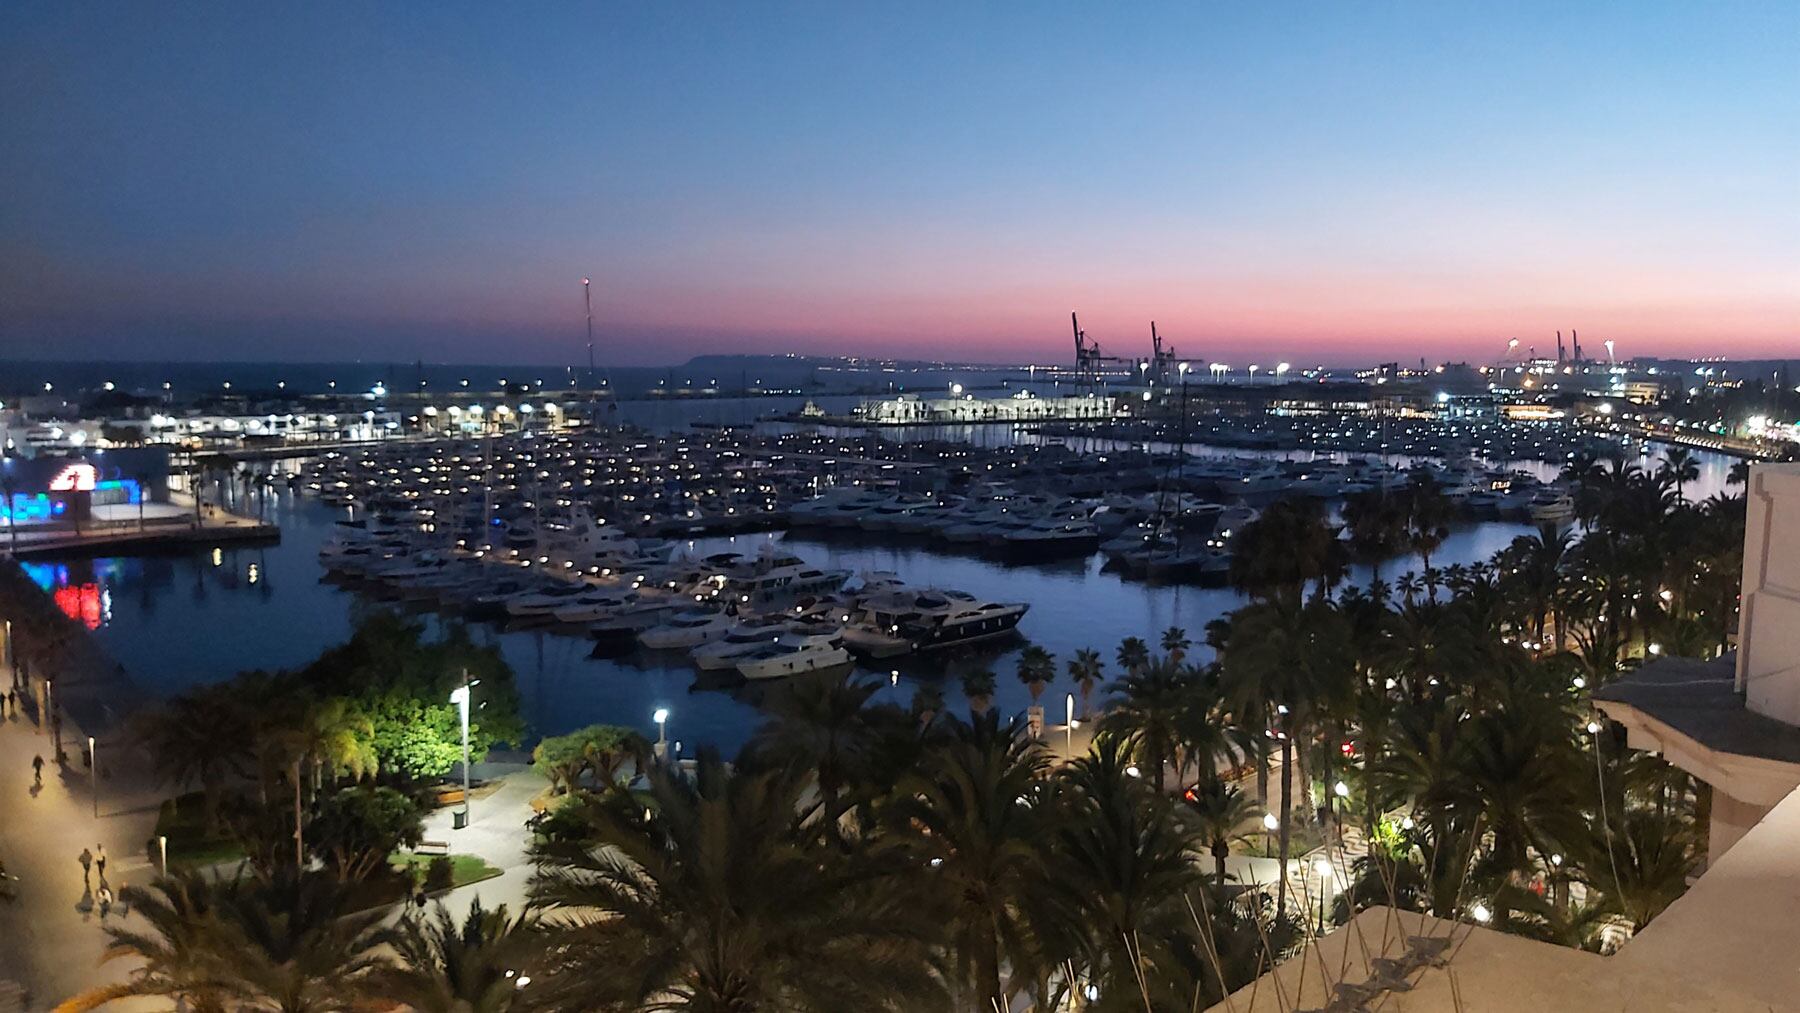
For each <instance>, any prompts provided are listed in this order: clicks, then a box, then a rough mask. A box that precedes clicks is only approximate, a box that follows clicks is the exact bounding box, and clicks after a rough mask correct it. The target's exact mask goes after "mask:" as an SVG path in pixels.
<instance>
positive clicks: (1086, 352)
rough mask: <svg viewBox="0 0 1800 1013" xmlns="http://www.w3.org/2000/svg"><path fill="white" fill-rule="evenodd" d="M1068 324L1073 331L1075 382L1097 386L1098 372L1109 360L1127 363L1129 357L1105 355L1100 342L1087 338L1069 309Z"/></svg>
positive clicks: (1079, 322)
mask: <svg viewBox="0 0 1800 1013" xmlns="http://www.w3.org/2000/svg"><path fill="white" fill-rule="evenodd" d="M1069 326H1070V327H1071V328H1073V329H1074V331H1075V375H1076V382H1077V383H1084V384H1090V385H1092V386H1094V387H1099V386H1100V383H1101V380H1100V374H1101V372H1102V371H1103V370H1104V369H1105V367H1106V364H1107V363H1109V362H1116V363H1127V362H1130V361H1131V360H1130V359H1125V358H1121V357H1119V356H1117V355H1107V354H1106V353H1105V352H1102V351H1101V350H1100V342H1098V341H1090V340H1088V336H1087V332H1086V331H1084V330H1082V329H1081V321H1080V320H1078V319H1076V316H1075V312H1074V311H1073V310H1071V311H1069Z"/></svg>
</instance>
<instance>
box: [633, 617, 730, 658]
mask: <svg viewBox="0 0 1800 1013" xmlns="http://www.w3.org/2000/svg"><path fill="white" fill-rule="evenodd" d="M736 623H737V620H735V619H733V618H732V617H731V616H728V615H726V614H725V613H724V612H723V611H721V610H719V609H709V608H687V609H682V610H681V611H679V612H672V613H670V614H669V615H668V616H666V617H665V618H664V619H663V621H662V622H661V623H659V624H658V625H656V626H652V627H650V628H649V629H646V630H644V631H643V632H642V633H639V634H638V643H640V644H642V645H644V646H645V647H648V648H650V649H651V650H656V651H666V650H674V649H685V648H692V647H698V646H700V645H701V644H704V643H707V642H709V641H713V640H718V639H720V638H721V637H723V636H725V635H726V634H727V633H729V632H731V628H732V627H733V626H734V625H736Z"/></svg>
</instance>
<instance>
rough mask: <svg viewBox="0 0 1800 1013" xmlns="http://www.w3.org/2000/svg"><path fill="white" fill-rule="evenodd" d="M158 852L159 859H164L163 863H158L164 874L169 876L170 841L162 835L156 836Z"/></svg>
mask: <svg viewBox="0 0 1800 1013" xmlns="http://www.w3.org/2000/svg"><path fill="white" fill-rule="evenodd" d="M156 852H157V857H159V858H161V859H162V861H161V862H159V863H158V865H159V866H160V867H161V869H162V874H163V875H165V876H167V875H168V874H169V839H168V838H167V837H165V836H163V835H162V834H157V835H156Z"/></svg>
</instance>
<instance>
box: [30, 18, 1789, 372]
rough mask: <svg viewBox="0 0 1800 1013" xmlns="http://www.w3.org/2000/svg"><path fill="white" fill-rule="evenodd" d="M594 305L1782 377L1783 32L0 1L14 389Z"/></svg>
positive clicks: (494, 343)
mask: <svg viewBox="0 0 1800 1013" xmlns="http://www.w3.org/2000/svg"><path fill="white" fill-rule="evenodd" d="M1571 7H1586V8H1590V9H1588V10H1585V11H1575V10H1570V9H1568V8H1571ZM584 275H591V276H592V277H593V278H594V280H595V285H594V296H595V306H594V309H595V317H596V333H597V337H598V344H599V349H600V351H599V356H600V358H601V361H603V362H611V363H617V364H652V363H663V362H673V361H679V360H681V359H684V358H686V357H687V356H689V355H692V354H697V353H702V352H764V351H768V352H783V351H800V352H815V353H855V354H873V355H894V356H920V357H951V358H956V359H962V360H989V361H1001V360H1013V361H1016V360H1035V361H1041V362H1043V361H1063V360H1066V359H1068V358H1070V357H1071V348H1070V341H1069V336H1068V313H1069V311H1070V310H1071V309H1075V310H1079V311H1080V312H1081V314H1082V322H1083V326H1084V327H1085V328H1086V329H1087V331H1088V333H1089V334H1090V335H1092V336H1094V337H1096V338H1098V339H1100V340H1101V341H1102V342H1103V343H1104V344H1105V345H1107V346H1109V347H1110V348H1112V349H1114V350H1116V351H1118V352H1120V353H1129V354H1144V352H1145V351H1146V349H1147V347H1148V342H1149V335H1148V330H1149V321H1150V320H1152V319H1154V320H1156V321H1157V324H1158V327H1159V329H1161V330H1162V331H1164V332H1165V333H1166V334H1168V335H1169V336H1170V337H1171V339H1172V340H1173V341H1174V342H1175V344H1176V345H1177V346H1178V347H1179V348H1180V349H1181V351H1182V353H1183V354H1184V355H1188V356H1192V357H1193V358H1195V359H1214V360H1224V361H1236V362H1248V361H1253V360H1257V361H1273V360H1275V359H1289V360H1292V361H1295V362H1312V361H1323V362H1328V363H1338V364H1352V363H1359V362H1367V361H1373V360H1376V359H1378V358H1388V357H1412V356H1419V355H1424V356H1428V357H1431V358H1433V359H1437V358H1445V357H1463V358H1476V359H1485V358H1491V357H1493V356H1495V355H1496V354H1497V353H1498V352H1499V351H1500V350H1501V348H1503V346H1504V345H1505V342H1506V339H1507V338H1508V337H1511V336H1517V337H1519V338H1520V339H1521V340H1522V341H1523V342H1525V343H1527V344H1532V343H1535V344H1537V345H1538V346H1539V347H1540V348H1550V347H1553V345H1554V337H1553V336H1552V335H1553V332H1554V331H1555V330H1557V329H1558V328H1561V329H1564V330H1567V329H1569V328H1571V327H1575V328H1579V329H1580V330H1581V332H1582V336H1583V339H1584V343H1588V344H1590V345H1591V347H1594V348H1596V349H1597V348H1598V347H1599V342H1600V341H1601V340H1602V339H1604V338H1613V339H1615V340H1616V341H1617V342H1618V347H1619V351H1620V353H1621V354H1622V355H1623V354H1633V353H1640V352H1641V353H1661V354H1731V355H1773V354H1777V353H1780V354H1785V355H1795V354H1800V4H1796V3H1793V2H1791V0H1782V2H1775V0H1771V2H1766V3H1741V4H1729V3H1722V4H1694V3H1666V4H1665V3H1646V2H1632V3H1597V4H1567V3H1560V2H1559V3H1504V2H1498V3H1485V4H1475V3H1443V2H1438V0H1431V2H1416V3H1411V2H1382V0H1377V2H1370V3H1341V2H1319V3H1314V4H1301V3H1294V4H1286V3H1278V4H1254V3H1228V2H1223V0H1217V2H1215V0H1187V2H1182V3H1177V4H1170V5H1167V6H1152V5H1140V4H1132V5H1111V4H1097V3H1068V4H1062V3H1050V2H1031V3H1024V2H1020V3H1006V4H999V3H996V4H974V3H968V2H966V0H965V2H954V3H943V4H935V3H926V2H906V3H886V4H867V5H859V4H850V3H819V4H773V3H741V2H729V3H719V4H690V3H680V2H642V3H623V2H620V3H604V4H576V3H555V4H523V5H520V4H493V3H480V4H462V3H447V2H434V3H429V4H426V3H400V2H393V3H369V2H366V0H359V2H355V3H325V2H317V0H308V2H306V3H286V4H268V3H253V2H242V3H237V2H234V3H225V2H219V3H212V4H187V3H177V2H167V3H163V2H159V3H135V2H134V3H116V4H102V3H85V2H80V0H10V2H8V3H6V4H4V5H0V358H7V357H29V358H108V359H236V360H244V359H250V360H259V359H270V360H275V359H280V360H301V361H325V360H344V359H353V358H364V359H377V360H396V361H403V360H410V359H412V358H424V359H427V360H430V361H450V362H458V361H461V362H503V363H504V362H534V363H546V364H564V363H572V362H580V361H584V360H585V352H584V350H583V339H582V318H581V288H580V279H581V278H582V276H584ZM1140 346H1141V347H1140Z"/></svg>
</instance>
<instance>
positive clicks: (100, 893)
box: [94, 882, 113, 918]
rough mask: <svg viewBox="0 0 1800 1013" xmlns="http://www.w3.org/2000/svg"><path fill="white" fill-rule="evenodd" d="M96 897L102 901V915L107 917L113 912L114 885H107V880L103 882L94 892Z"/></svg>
mask: <svg viewBox="0 0 1800 1013" xmlns="http://www.w3.org/2000/svg"><path fill="white" fill-rule="evenodd" d="M94 899H95V900H97V901H99V902H100V917H102V918H105V917H106V916H107V915H108V914H109V913H111V911H112V902H113V892H112V887H109V886H107V885H106V883H105V882H101V884H100V889H99V890H97V891H95V893H94Z"/></svg>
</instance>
